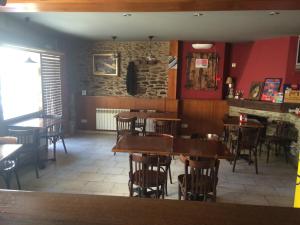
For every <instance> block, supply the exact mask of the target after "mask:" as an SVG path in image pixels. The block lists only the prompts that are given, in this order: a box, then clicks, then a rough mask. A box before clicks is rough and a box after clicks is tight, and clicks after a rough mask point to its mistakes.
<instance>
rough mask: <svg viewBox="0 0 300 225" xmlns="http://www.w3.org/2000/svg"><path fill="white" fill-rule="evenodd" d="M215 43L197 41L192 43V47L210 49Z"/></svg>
mask: <svg viewBox="0 0 300 225" xmlns="http://www.w3.org/2000/svg"><path fill="white" fill-rule="evenodd" d="M213 46H214V45H213V44H211V43H207V44H200V43H195V44H192V47H193V48H194V49H210V48H212V47H213Z"/></svg>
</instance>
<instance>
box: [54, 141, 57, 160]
mask: <svg viewBox="0 0 300 225" xmlns="http://www.w3.org/2000/svg"><path fill="white" fill-rule="evenodd" d="M56 141H57V140H56V139H55V140H54V141H53V161H56Z"/></svg>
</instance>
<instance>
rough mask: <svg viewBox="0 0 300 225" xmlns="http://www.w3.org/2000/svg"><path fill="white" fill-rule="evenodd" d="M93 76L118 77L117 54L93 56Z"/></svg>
mask: <svg viewBox="0 0 300 225" xmlns="http://www.w3.org/2000/svg"><path fill="white" fill-rule="evenodd" d="M93 74H94V75H97V76H118V74H119V59H118V57H116V54H114V53H99V54H93Z"/></svg>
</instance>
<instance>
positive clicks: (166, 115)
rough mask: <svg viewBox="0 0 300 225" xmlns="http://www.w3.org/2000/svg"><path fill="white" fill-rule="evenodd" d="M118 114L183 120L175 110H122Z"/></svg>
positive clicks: (154, 118) (142, 117)
mask: <svg viewBox="0 0 300 225" xmlns="http://www.w3.org/2000/svg"><path fill="white" fill-rule="evenodd" d="M117 116H119V117H123V118H133V117H137V118H139V119H152V120H172V121H181V119H180V118H178V115H177V113H173V112H144V111H140V112H120V113H118V114H117Z"/></svg>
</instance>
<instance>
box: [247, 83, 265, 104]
mask: <svg viewBox="0 0 300 225" xmlns="http://www.w3.org/2000/svg"><path fill="white" fill-rule="evenodd" d="M263 86H264V83H263V82H258V81H253V82H252V84H251V86H250V90H249V98H250V99H251V100H260V96H261V92H262V90H263Z"/></svg>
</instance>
